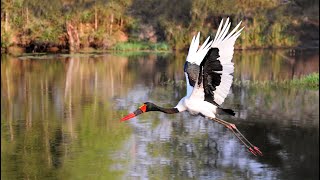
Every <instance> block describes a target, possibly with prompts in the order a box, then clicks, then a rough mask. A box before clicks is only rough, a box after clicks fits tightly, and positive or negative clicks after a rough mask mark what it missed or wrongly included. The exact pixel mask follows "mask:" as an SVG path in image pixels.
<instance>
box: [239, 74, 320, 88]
mask: <svg viewBox="0 0 320 180" xmlns="http://www.w3.org/2000/svg"><path fill="white" fill-rule="evenodd" d="M234 84H235V85H236V86H253V87H265V88H269V87H277V88H306V89H319V73H312V74H309V75H306V76H302V77H300V78H297V77H295V78H293V79H291V80H282V81H240V80H237V79H235V80H234Z"/></svg>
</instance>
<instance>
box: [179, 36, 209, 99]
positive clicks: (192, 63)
mask: <svg viewBox="0 0 320 180" xmlns="http://www.w3.org/2000/svg"><path fill="white" fill-rule="evenodd" d="M209 40H210V37H208V38H207V39H206V40H205V42H204V43H203V44H202V46H201V47H200V48H199V42H200V33H198V34H197V36H193V38H192V41H191V44H190V47H189V52H188V56H187V61H186V63H185V65H184V72H185V75H186V81H187V97H188V96H190V94H191V92H192V90H193V87H194V85H195V82H196V81H197V79H198V77H199V69H200V63H201V62H202V60H203V58H204V57H205V56H206V54H207V52H208V51H209V49H210V48H211V45H212V42H213V41H210V42H209Z"/></svg>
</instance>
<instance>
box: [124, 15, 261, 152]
mask: <svg viewBox="0 0 320 180" xmlns="http://www.w3.org/2000/svg"><path fill="white" fill-rule="evenodd" d="M240 24H241V22H239V24H238V25H237V26H236V27H235V28H234V29H233V30H232V31H231V32H230V33H228V32H229V29H230V26H231V22H229V18H227V20H226V22H225V23H223V20H221V23H220V25H219V27H218V31H217V33H216V36H215V38H214V39H210V36H209V37H208V38H207V39H206V40H205V42H204V43H203V44H202V45H201V46H200V47H199V42H200V32H199V33H198V34H197V36H193V38H192V41H191V44H190V47H189V52H188V56H187V59H186V62H185V64H184V73H185V76H186V83H187V94H186V96H185V97H183V98H182V99H181V100H180V101H179V103H178V104H177V105H176V106H175V107H172V108H164V107H160V106H157V105H156V104H154V103H151V102H145V103H143V104H142V105H141V106H140V107H139V108H138V109H137V110H136V111H134V112H133V113H130V114H128V115H127V116H125V117H123V118H122V119H121V121H126V120H129V119H131V118H133V117H136V116H138V115H140V114H142V113H145V112H150V111H160V112H163V113H167V114H174V113H180V112H183V111H188V112H189V113H190V114H192V115H201V116H204V117H206V118H208V119H211V120H213V121H215V122H217V123H220V124H222V125H224V126H225V127H226V128H228V129H229V130H231V131H232V133H233V134H234V135H235V136H236V137H237V138H238V139H239V140H240V141H241V143H243V144H244V145H245V146H246V148H248V150H249V151H250V152H251V153H252V154H253V155H255V156H257V155H260V156H262V152H261V151H260V150H259V148H258V147H256V146H254V145H253V144H251V143H250V142H249V141H248V140H247V139H246V138H245V137H244V136H243V135H242V133H241V132H240V131H239V130H238V128H237V127H236V126H235V125H234V124H232V123H229V122H227V121H224V120H222V119H219V118H217V117H216V115H219V114H228V115H233V116H234V115H235V113H234V111H233V110H231V109H224V108H222V107H221V104H222V103H223V102H224V100H225V98H226V97H227V95H228V92H229V90H230V87H231V84H232V79H233V76H232V73H233V72H234V64H233V63H232V62H231V60H232V57H233V51H234V44H235V42H236V40H237V38H238V37H239V36H240V33H241V31H242V30H243V28H244V27H242V28H241V29H239V30H238V28H239V27H240Z"/></svg>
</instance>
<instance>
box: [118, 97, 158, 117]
mask: <svg viewBox="0 0 320 180" xmlns="http://www.w3.org/2000/svg"><path fill="white" fill-rule="evenodd" d="M153 105H154V104H153V103H151V102H145V103H143V104H142V105H141V106H140V107H139V108H138V109H137V110H135V111H134V112H133V113H130V114H128V115H126V116H125V117H123V118H122V119H121V120H120V121H127V120H129V119H131V118H134V117H136V116H138V115H140V114H142V113H145V112H148V111H152V108H153V107H154V106H153Z"/></svg>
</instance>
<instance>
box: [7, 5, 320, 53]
mask: <svg viewBox="0 0 320 180" xmlns="http://www.w3.org/2000/svg"><path fill="white" fill-rule="evenodd" d="M141 4H143V5H141ZM172 4H179V6H178V7H177V6H172ZM1 5H2V6H1V10H2V11H1V16H2V18H1V24H2V26H3V25H4V24H5V23H6V24H7V25H8V26H7V27H9V28H8V31H10V32H9V33H10V34H11V35H12V38H17V39H19V38H22V37H23V38H27V39H28V40H29V41H27V42H34V41H32V40H36V41H45V42H49V43H58V42H59V38H60V37H64V36H67V32H66V31H67V28H66V26H65V25H66V23H67V22H68V23H71V24H72V25H73V26H74V27H75V29H76V30H77V32H78V34H79V39H80V41H81V42H80V43H81V46H82V47H83V48H87V47H88V46H92V47H95V48H99V47H103V48H104V49H105V48H111V49H119V50H120V49H121V50H124V49H129V50H134V49H160V50H166V49H167V48H169V47H168V46H167V45H166V46H163V45H160V46H159V45H158V44H156V45H154V47H149V46H148V45H145V44H141V43H138V44H135V43H134V44H132V43H129V44H127V45H123V44H120V45H118V44H117V45H116V46H117V47H113V48H112V46H113V45H114V44H116V43H117V42H122V41H123V40H120V38H119V39H118V37H116V36H114V35H115V33H117V32H122V33H124V34H125V35H126V36H127V37H128V39H129V40H130V41H145V40H148V39H143V38H142V39H141V37H140V36H141V34H148V33H146V32H144V31H143V28H141V27H142V26H150V27H152V29H153V31H154V32H153V33H154V34H155V36H156V39H157V41H160V42H163V41H165V42H166V44H168V45H170V47H171V48H172V49H176V50H181V49H185V48H188V46H189V44H190V40H191V37H192V36H193V35H194V34H196V32H198V31H200V32H201V33H202V35H204V34H205V35H207V34H209V35H211V36H214V34H215V33H216V31H217V28H218V24H219V22H220V20H221V19H222V18H226V17H231V22H232V27H234V26H235V25H236V24H237V23H238V22H239V21H241V20H242V21H243V26H245V29H244V31H243V33H242V35H241V36H240V38H239V41H238V42H237V43H236V45H235V46H236V48H242V49H253V48H270V47H274V48H279V47H280V48H282V47H295V46H297V45H298V44H299V43H300V42H299V40H300V39H301V37H300V36H302V35H303V34H307V33H306V32H305V31H306V29H304V28H303V26H302V25H301V24H303V23H304V22H305V19H312V20H317V19H318V18H316V17H314V16H315V15H318V14H319V10H318V9H315V8H314V6H315V5H318V2H317V1H312V2H309V1H308V2H307V1H306V0H299V3H295V1H292V2H291V1H290V2H288V3H281V1H276V0H272V1H264V0H255V1H238V0H228V1H218V0H207V1H191V0H185V1H183V2H181V1H180V0H173V1H172V0H153V1H143V0H135V1H132V0H120V1H114V0H112V1H106V0H86V1H76V0H67V1H66V0H63V1H61V0H51V1H50V3H43V1H41V0H15V1H11V0H2V1H1ZM317 7H318V6H317ZM7 15H8V18H6V16H7ZM306 17H307V18H306ZM6 20H7V22H6ZM308 21H309V20H308ZM317 26H318V25H317ZM232 27H231V28H232ZM2 29H3V28H2ZM30 32H31V33H30ZM202 38H203V37H202ZM4 39H5V38H2V39H1V40H4ZM62 39H63V38H62ZM66 39H67V38H64V40H63V41H67V40H66ZM60 41H61V38H60ZM106 42H107V43H106ZM59 43H61V44H67V42H59ZM2 44H5V43H2ZM4 46H5V45H3V46H2V47H4Z"/></svg>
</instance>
